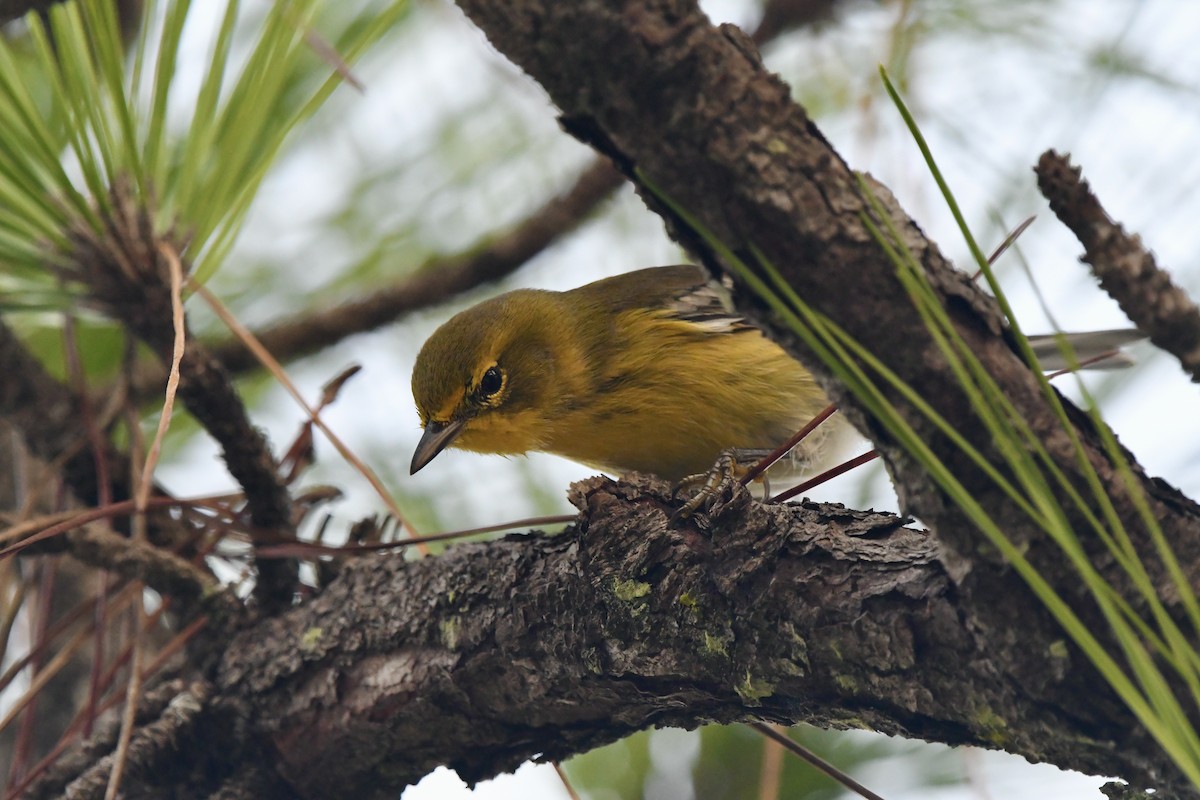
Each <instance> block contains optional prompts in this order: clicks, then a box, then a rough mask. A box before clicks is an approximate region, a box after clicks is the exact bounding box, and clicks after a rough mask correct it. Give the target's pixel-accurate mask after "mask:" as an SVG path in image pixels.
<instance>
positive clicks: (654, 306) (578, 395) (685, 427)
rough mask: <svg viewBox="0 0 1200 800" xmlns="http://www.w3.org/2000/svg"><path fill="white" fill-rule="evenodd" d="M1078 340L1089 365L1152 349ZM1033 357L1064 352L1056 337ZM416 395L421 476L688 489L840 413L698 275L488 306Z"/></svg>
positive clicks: (431, 364)
mask: <svg viewBox="0 0 1200 800" xmlns="http://www.w3.org/2000/svg"><path fill="white" fill-rule="evenodd" d="M1072 337H1073V341H1074V343H1075V346H1076V348H1077V352H1078V353H1079V357H1080V359H1081V360H1082V359H1083V358H1085V357H1087V355H1088V354H1090V353H1096V352H1110V351H1112V349H1113V348H1116V347H1119V346H1120V345H1121V344H1125V343H1127V342H1129V341H1132V340H1134V339H1137V338H1141V334H1140V333H1138V332H1137V331H1102V332H1099V333H1091V334H1073V335H1072ZM1035 349H1038V350H1040V353H1039V357H1040V356H1041V354H1042V353H1045V354H1049V355H1053V354H1056V352H1057V349H1056V346H1055V343H1054V341H1053V339H1051V338H1050V337H1042V340H1041V344H1040V346H1038V347H1035ZM1114 363H1118V362H1117V361H1116V360H1113V361H1109V362H1106V364H1105V365H1106V366H1109V365H1113V364H1114ZM1042 365H1043V367H1045V368H1047V369H1049V368H1052V367H1050V366H1048V365H1047V362H1046V361H1045V360H1043V362H1042ZM412 388H413V396H414V397H415V399H416V402H417V411H418V413H419V415H420V418H421V425H422V427H424V429H425V432H424V435H422V437H421V441H420V443H419V444H418V445H417V449H416V452H415V453H414V454H413V459H412V468H411V471H412V472H414V473H415V472H416V471H417V470H419V469H421V468H422V467H424V466H425V465H426V464H428V463H429V462H430V461H431V460H432V459H433V458H434V456H436V455H437V454H438V453H440V452H441V451H442V450H443V449H445V448H446V447H449V446H454V447H459V448H462V449H464V450H473V451H475V452H480V453H498V454H504V455H516V454H522V453H527V452H530V451H541V452H545V453H554V454H557V455H560V456H566V457H567V458H570V459H573V460H575V461H579V462H581V463H583V464H587V465H589V466H592V467H595V468H598V469H601V470H604V471H606V472H611V473H615V474H623V473H626V472H631V471H638V472H649V473H653V474H655V475H658V476H659V477H661V478H665V479H667V480H673V481H679V480H683V479H684V478H687V477H690V476H695V475H699V474H702V473H705V472H707V471H708V470H709V468H710V467H712V466H713V464H714V462H716V461H717V459H718V457H719V456H720V455H721V454H722V453H723V452H726V451H729V450H738V451H743V453H744V452H747V451H749V452H753V453H762V454H765V453H766V452H768V451H770V450H773V449H774V448H776V447H778V446H779V445H780V444H782V443H783V442H786V441H787V440H788V439H789V438H791V436H792V435H793V434H794V433H795V432H796V431H798V430H800V429H801V428H802V427H803V426H804V425H805V424H807V423H808V421H809V420H811V419H812V418H813V417H814V416H815V415H816V414H817V413H818V412H820V411H821V410H822V409H823V408H824V407H825V406H826V405H827V404H828V401H827V400H826V398H825V394H824V393H823V392H822V391H821V388H820V387H819V386H818V385H817V383H816V381H815V380H814V379H813V377H812V375H810V374H809V372H808V371H807V370H806V369H805V368H804V367H803V366H801V365H800V363H799V362H797V361H796V360H795V359H794V358H792V357H791V356H789V355H788V354H787V353H785V352H784V351H783V349H781V348H780V347H779V346H778V345H777V344H775V343H774V342H772V341H771V340H770V339H768V338H767V337H766V336H764V335H763V334H762V332H761V331H759V329H757V328H755V327H754V326H753V325H751V324H750V323H748V322H747V321H746V320H745V319H743V318H742V317H740V316H738V315H737V314H736V313H735V312H733V310H732V307H731V305H730V304H729V298H728V292H726V291H725V290H724V289H723V288H722V287H721V286H720V285H718V284H716V283H715V282H713V281H711V280H710V279H709V277H708V275H707V274H706V273H705V272H704V271H703V270H701V269H700V268H699V267H694V266H674V267H653V268H650V269H642V270H638V271H636V272H630V273H627V274H624V275H618V276H616V277H612V278H606V279H604V280H600V281H596V282H595V283H589V284H587V285H586V286H580V287H579V288H577V289H571V290H570V291H566V292H550V291H541V290H536V289H520V290H517V291H513V292H509V293H507V294H503V295H501V296H499V297H496V298H493V299H491V300H486V301H484V302H482V303H480V304H478V305H476V306H474V307H472V308H469V309H467V310H466V311H463V312H461V313H459V314H457V315H455V316H454V317H452V318H451V319H450V320H449V321H448V322H446V323H445V324H444V325H442V326H441V327H440V328H438V329H437V331H435V332H434V334H433V335H432V336H431V337H429V341H427V342H426V343H425V346H424V347H422V348H421V352H420V353H419V354H418V355H417V363H416V366H415V367H414V368H413V379H412ZM830 421H832V420H830ZM828 422H829V421H827V422H826V424H823V425H822V426H821V428H825V429H826V432H824V433H825V434H826V435H825V436H822V435H821V434H822V431H820V429H818V431H817V433H818V435H817V436H815V437H810V438H809V439H806V440H805V442H803V443H802V444H801V445H800V446H799V447H798V448H797V451H798V452H796V451H794V452H793V453H792V455H791V456H790V458H789V459H788V461H787V463H786V464H785V465H781V466H782V467H783V470H782V471H783V472H784V474H787V473H791V474H793V475H794V474H795V473H797V472H804V471H805V470H806V468H808V467H809V466H810V465H811V464H812V462H813V461H814V460H815V459H817V458H819V455H820V454H819V449H820V447H821V444H822V442H821V440H822V439H823V438H828V436H827V432H828V429H829V427H830V426H829V425H828ZM773 474H775V473H774V472H773Z"/></svg>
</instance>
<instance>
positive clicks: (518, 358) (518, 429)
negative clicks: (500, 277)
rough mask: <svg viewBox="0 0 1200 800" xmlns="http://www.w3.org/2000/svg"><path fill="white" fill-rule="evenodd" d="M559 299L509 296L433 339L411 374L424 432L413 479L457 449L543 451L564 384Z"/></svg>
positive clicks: (453, 321) (476, 309)
mask: <svg viewBox="0 0 1200 800" xmlns="http://www.w3.org/2000/svg"><path fill="white" fill-rule="evenodd" d="M554 297H555V293H552V292H541V291H535V290H518V291H515V292H509V293H508V294H505V295H501V296H500V297H497V298H494V299H492V300H488V301H485V302H483V303H480V304H479V305H477V306H473V307H472V308H469V309H467V310H466V311H463V312H461V313H459V314H457V315H455V316H453V317H451V318H450V319H449V320H448V321H447V322H446V323H445V324H443V325H442V326H441V327H440V328H438V329H437V330H436V331H434V333H433V335H432V336H430V337H429V340H428V341H426V342H425V345H424V346H423V347H422V348H421V352H420V353H418V354H417V362H416V365H415V366H414V367H413V377H412V390H413V398H414V399H415V400H416V403H417V413H418V414H419V415H420V418H421V425H422V427H424V429H425V433H424V434H423V435H422V436H421V441H420V443H419V444H418V445H417V449H416V451H415V452H414V453H413V459H412V465H411V472H413V473H415V472H416V471H417V470H419V469H421V468H422V467H424V466H425V465H426V464H428V463H429V462H430V461H432V460H433V458H434V457H435V456H436V455H437V454H438V453H440V452H441V451H442V450H444V449H445V448H447V447H450V446H452V445H453V446H455V447H461V448H463V449H466V450H474V451H477V452H483V453H503V454H516V453H524V452H527V451H529V450H536V449H538V445H539V444H540V442H541V441H542V438H543V436H544V432H545V426H546V423H547V419H546V417H547V413H548V411H549V409H551V408H552V406H553V398H554V396H555V389H556V384H557V382H558V381H557V377H556V374H557V365H558V362H559V360H560V359H559V356H560V354H561V351H562V349H563V348H562V347H561V342H556V341H555V339H556V338H562V337H565V336H566V335H567V333H566V331H565V330H563V329H562V327H561V319H556V318H558V317H559V315H558V314H556V313H555V312H556V311H557V309H556V308H554V299H553V298H554ZM556 322H557V323H558V324H557V325H556Z"/></svg>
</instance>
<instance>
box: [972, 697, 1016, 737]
mask: <svg viewBox="0 0 1200 800" xmlns="http://www.w3.org/2000/svg"><path fill="white" fill-rule="evenodd" d="M975 725H976V727H977V728H978V729H979V733H980V735H981V736H982V737H983V739H984V740H985V741H988V742H991V743H992V744H993V745H995V746H996V747H1004V746H1005V745H1006V744H1008V740H1009V736H1008V723H1007V722H1005V721H1004V718H1003V717H1001V716H1000V715H999V714H997V713H996V712H995V711H994V710H992V707H991V706H983V707H982V708H980V709H978V710H977V711H976V712H975Z"/></svg>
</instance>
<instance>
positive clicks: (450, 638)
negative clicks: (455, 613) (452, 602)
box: [438, 617, 461, 650]
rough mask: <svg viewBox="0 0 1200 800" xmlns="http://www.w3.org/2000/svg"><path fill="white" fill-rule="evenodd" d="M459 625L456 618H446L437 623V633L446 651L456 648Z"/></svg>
mask: <svg viewBox="0 0 1200 800" xmlns="http://www.w3.org/2000/svg"><path fill="white" fill-rule="evenodd" d="M459 625H460V623H459V619H458V617H448V618H446V619H444V620H442V621H441V622H439V623H438V633H439V634H440V636H441V639H442V644H443V645H444V646H445V648H446V649H447V650H454V649H456V648H457V647H458V636H459V633H460V632H461V631H460V630H459Z"/></svg>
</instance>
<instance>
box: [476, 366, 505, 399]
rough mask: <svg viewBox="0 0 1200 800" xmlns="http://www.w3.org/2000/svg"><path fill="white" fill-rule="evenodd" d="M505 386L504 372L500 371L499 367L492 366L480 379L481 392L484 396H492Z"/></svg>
mask: <svg viewBox="0 0 1200 800" xmlns="http://www.w3.org/2000/svg"><path fill="white" fill-rule="evenodd" d="M503 387H504V373H503V372H501V371H500V368H499V367H491V368H490V369H488V371H487V372H485V373H483V377H482V378H480V379H479V394H480V395H481V396H482V397H491V396H492V395H494V394H495V393H496V392H498V391H500V389H502V388H503Z"/></svg>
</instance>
